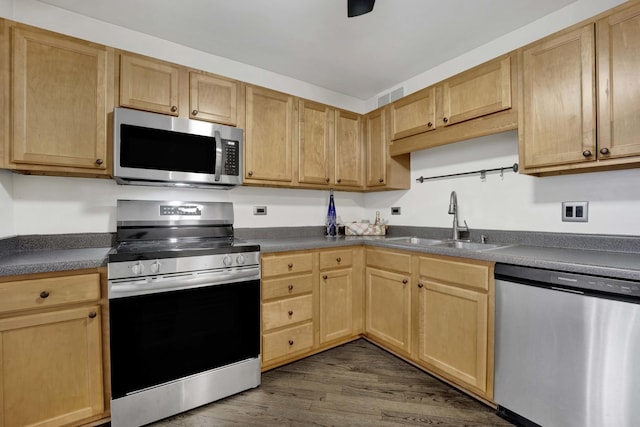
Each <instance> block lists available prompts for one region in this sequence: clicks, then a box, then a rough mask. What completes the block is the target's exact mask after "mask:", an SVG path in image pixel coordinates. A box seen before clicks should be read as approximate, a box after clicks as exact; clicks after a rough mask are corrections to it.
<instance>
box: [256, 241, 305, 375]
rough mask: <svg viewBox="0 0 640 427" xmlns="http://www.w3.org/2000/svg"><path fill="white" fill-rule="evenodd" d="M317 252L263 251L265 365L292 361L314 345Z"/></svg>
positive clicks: (263, 360)
mask: <svg viewBox="0 0 640 427" xmlns="http://www.w3.org/2000/svg"><path fill="white" fill-rule="evenodd" d="M313 256H314V255H313V253H310V252H294V253H283V254H265V255H262V298H261V299H262V351H261V354H262V367H263V369H268V368H269V367H270V365H277V364H283V363H288V362H289V361H292V360H295V359H296V358H300V357H302V356H303V355H304V353H308V352H310V351H311V349H312V348H313V346H314V303H315V301H314V297H313V288H314V283H315V281H316V280H315V279H314V277H315V276H314V274H313V271H314V262H313Z"/></svg>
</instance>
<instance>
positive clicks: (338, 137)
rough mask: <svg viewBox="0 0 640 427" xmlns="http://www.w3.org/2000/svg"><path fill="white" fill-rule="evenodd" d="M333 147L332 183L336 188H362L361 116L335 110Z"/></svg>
mask: <svg viewBox="0 0 640 427" xmlns="http://www.w3.org/2000/svg"><path fill="white" fill-rule="evenodd" d="M334 126H335V132H334V134H335V146H334V156H335V157H334V162H333V164H334V165H335V169H334V173H333V182H334V183H335V185H336V188H340V189H342V188H344V187H352V188H354V189H358V188H359V189H361V188H362V186H363V168H362V165H363V162H364V160H363V159H364V152H363V143H364V142H363V137H362V126H363V125H362V116H361V115H360V114H355V113H349V112H347V111H342V110H335V119H334Z"/></svg>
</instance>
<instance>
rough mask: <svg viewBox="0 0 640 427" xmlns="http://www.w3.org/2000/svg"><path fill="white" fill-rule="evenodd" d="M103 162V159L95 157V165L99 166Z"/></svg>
mask: <svg viewBox="0 0 640 427" xmlns="http://www.w3.org/2000/svg"><path fill="white" fill-rule="evenodd" d="M103 163H104V160H102V159H96V165H98V166H100V165H101V164H103Z"/></svg>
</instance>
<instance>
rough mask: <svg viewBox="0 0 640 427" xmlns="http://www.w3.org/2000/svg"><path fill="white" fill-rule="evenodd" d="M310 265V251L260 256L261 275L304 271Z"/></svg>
mask: <svg viewBox="0 0 640 427" xmlns="http://www.w3.org/2000/svg"><path fill="white" fill-rule="evenodd" d="M312 267H313V258H312V256H311V253H308V254H291V255H276V256H265V257H263V258H262V277H271V276H279V275H282V274H290V273H291V274H298V273H306V272H310V271H311V268H312Z"/></svg>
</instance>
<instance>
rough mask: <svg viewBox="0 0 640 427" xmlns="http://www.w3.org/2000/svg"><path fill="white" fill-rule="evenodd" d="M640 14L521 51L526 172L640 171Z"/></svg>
mask: <svg viewBox="0 0 640 427" xmlns="http://www.w3.org/2000/svg"><path fill="white" fill-rule="evenodd" d="M639 25H640V6H638V5H637V4H635V5H631V6H623V7H618V8H616V9H614V11H613V13H610V14H607V15H606V16H604V17H602V18H600V19H597V20H596V21H595V23H594V22H589V23H587V24H584V25H581V26H578V27H576V28H571V29H569V30H566V31H562V32H560V33H558V34H557V35H553V36H550V37H547V38H545V39H542V40H540V41H538V42H536V43H533V44H532V45H529V46H527V47H525V48H523V49H521V52H520V55H521V58H522V64H523V67H522V72H521V80H522V83H521V87H522V96H521V107H520V110H521V118H520V124H519V129H520V132H519V137H520V141H519V144H520V147H519V148H520V164H521V172H522V173H529V174H536V175H547V174H558V173H570V172H589V171H596V170H607V169H619V168H625V167H637V166H638V165H639V164H640V143H639V142H638V141H637V138H636V135H637V132H638V131H639V130H640V124H639V123H640V121H639V118H640V115H639V114H638V111H639V109H640V101H638V96H637V94H638V93H639V92H640V82H638V79H637V72H636V70H637V67H638V66H640V57H638V55H637V54H636V52H637V50H638V49H640V29H639V28H640V26H639Z"/></svg>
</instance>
